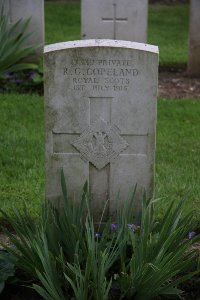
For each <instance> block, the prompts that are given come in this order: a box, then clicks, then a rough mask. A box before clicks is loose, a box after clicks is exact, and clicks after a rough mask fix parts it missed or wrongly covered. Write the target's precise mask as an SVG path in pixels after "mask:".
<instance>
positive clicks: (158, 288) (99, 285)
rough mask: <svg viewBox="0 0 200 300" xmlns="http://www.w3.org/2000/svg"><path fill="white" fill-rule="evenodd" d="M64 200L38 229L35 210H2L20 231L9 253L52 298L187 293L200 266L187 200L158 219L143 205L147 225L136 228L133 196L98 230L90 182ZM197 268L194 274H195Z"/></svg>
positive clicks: (100, 299)
mask: <svg viewBox="0 0 200 300" xmlns="http://www.w3.org/2000/svg"><path fill="white" fill-rule="evenodd" d="M61 184H62V189H63V195H64V204H63V209H62V211H59V210H58V209H57V208H56V207H53V206H52V205H51V204H50V203H46V205H45V206H44V207H43V213H42V216H41V218H40V221H39V223H38V224H35V223H34V222H32V221H31V219H30V217H29V215H28V213H27V212H26V211H25V212H24V213H23V214H21V213H20V212H19V211H17V210H16V211H15V215H14V217H13V216H12V217H11V216H9V215H8V214H6V213H4V212H2V213H3V215H4V218H5V219H6V220H7V222H8V223H9V224H10V225H11V226H12V227H13V229H14V230H15V233H16V234H11V233H9V232H7V234H8V235H9V237H10V241H11V243H12V245H14V247H13V246H10V247H8V246H5V248H6V249H7V250H8V251H9V252H10V253H11V254H12V255H13V256H14V257H15V258H16V263H17V267H18V268H20V269H22V270H24V271H25V272H26V273H28V274H29V275H30V276H32V278H34V279H35V283H34V284H33V288H34V289H35V290H36V291H37V292H38V293H39V294H40V295H41V296H42V297H43V298H44V299H46V300H65V299H78V300H80V299H81V300H88V299H95V300H105V299H135V300H144V299H145V300H148V299H155V298H156V297H157V296H159V295H177V296H179V295H180V294H181V292H182V291H181V290H180V289H179V288H178V286H179V284H180V283H182V282H184V281H186V280H188V279H189V278H191V277H192V276H193V275H194V274H196V273H197V272H198V271H199V270H198V269H197V255H196V253H195V251H192V250H191V245H192V244H194V243H195V242H196V241H197V240H199V237H198V236H196V237H194V238H192V239H189V238H187V236H188V232H189V231H190V230H191V219H192V218H191V213H188V215H186V216H182V207H183V204H184V201H179V203H177V204H176V203H171V205H170V206H169V207H168V210H167V211H166V212H165V215H164V217H163V219H162V220H161V221H160V222H156V220H155V217H154V213H153V205H156V201H147V199H146V197H145V196H144V197H143V200H142V213H141V223H140V224H139V225H137V226H136V225H135V224H134V217H133V216H134V207H133V206H134V201H133V199H134V193H135V192H134V193H133V195H132V197H130V198H129V199H127V201H125V202H124V204H123V205H122V206H121V207H119V208H117V212H116V220H115V223H111V220H110V221H109V222H108V223H107V224H105V225H104V226H99V227H98V228H96V226H95V225H94V222H93V218H92V215H91V212H90V208H89V195H88V191H87V184H85V186H84V188H83V193H82V197H81V199H80V201H79V202H73V201H72V200H71V199H70V198H69V197H68V195H67V190H66V185H65V180H64V175H63V173H62V175H61ZM194 270H195V271H194Z"/></svg>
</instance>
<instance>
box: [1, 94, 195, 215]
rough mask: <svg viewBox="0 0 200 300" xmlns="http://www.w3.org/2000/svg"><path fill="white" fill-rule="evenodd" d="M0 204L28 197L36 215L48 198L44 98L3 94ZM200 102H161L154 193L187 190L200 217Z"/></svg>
mask: <svg viewBox="0 0 200 300" xmlns="http://www.w3.org/2000/svg"><path fill="white" fill-rule="evenodd" d="M0 112H1V118H0V128H1V135H0V136H1V151H0V164H1V165H0V170H1V171H0V207H1V208H3V209H5V210H6V211H7V212H11V210H12V207H22V206H23V202H24V201H25V202H26V204H27V205H28V209H29V211H30V212H31V214H32V215H33V216H35V215H36V214H37V213H38V212H39V210H40V205H41V203H42V201H43V200H44V126H43V119H44V115H43V114H44V113H43V97H39V96H34V95H32V96H30V95H19V96H17V95H1V102H0ZM199 115H200V101H192V100H189V101H185V100H178V101H176V100H167V101H165V100H160V101H159V102H158V124H157V155H156V177H155V183H156V184H155V186H156V188H155V195H156V197H164V198H165V200H164V202H163V201H162V205H161V206H160V208H159V211H158V212H157V213H159V214H160V213H162V211H163V208H164V207H165V205H164V203H166V204H167V203H169V201H170V200H171V199H174V201H177V200H178V199H179V198H180V197H182V196H183V195H184V194H186V193H187V192H188V191H189V192H190V193H189V196H188V199H189V201H188V204H187V210H188V209H194V217H195V218H196V219H200V190H199V186H200V168H199V166H200V155H199V149H200V138H199V132H200V122H199Z"/></svg>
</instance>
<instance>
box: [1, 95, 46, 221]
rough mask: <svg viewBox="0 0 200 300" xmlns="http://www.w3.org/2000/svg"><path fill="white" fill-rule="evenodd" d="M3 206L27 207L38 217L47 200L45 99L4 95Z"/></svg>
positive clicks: (10, 208)
mask: <svg viewBox="0 0 200 300" xmlns="http://www.w3.org/2000/svg"><path fill="white" fill-rule="evenodd" d="M0 114H1V118H0V141H1V143H0V144H1V151H0V207H1V208H2V209H5V210H6V211H9V212H10V211H11V210H12V207H19V208H21V207H22V206H23V202H25V203H26V204H27V207H28V210H29V211H30V212H31V214H32V215H35V214H36V213H37V212H38V211H39V209H40V206H41V203H42V200H43V199H44V126H43V122H44V121H43V118H44V116H43V98H42V97H39V96H36V95H14V94H11V95H1V102H0Z"/></svg>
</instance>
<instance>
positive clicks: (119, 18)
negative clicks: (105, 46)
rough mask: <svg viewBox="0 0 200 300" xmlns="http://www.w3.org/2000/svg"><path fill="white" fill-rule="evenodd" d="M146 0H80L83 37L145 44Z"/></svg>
mask: <svg viewBox="0 0 200 300" xmlns="http://www.w3.org/2000/svg"><path fill="white" fill-rule="evenodd" d="M147 15H148V0H101V1H99V0H82V1H81V30H82V32H81V36H82V39H118V40H127V41H134V42H140V43H145V42H146V40H147Z"/></svg>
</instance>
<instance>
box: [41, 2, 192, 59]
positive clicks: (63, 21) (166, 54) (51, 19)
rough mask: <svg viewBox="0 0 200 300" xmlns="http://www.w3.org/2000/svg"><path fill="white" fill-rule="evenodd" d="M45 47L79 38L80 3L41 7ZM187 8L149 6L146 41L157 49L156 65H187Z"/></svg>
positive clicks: (53, 4) (181, 6)
mask: <svg viewBox="0 0 200 300" xmlns="http://www.w3.org/2000/svg"><path fill="white" fill-rule="evenodd" d="M45 14H46V19H45V24H46V30H45V31H46V44H52V43H56V42H63V41H70V40H78V39H80V4H79V3H71V4H69V3H46V4H45ZM188 19H189V6H188V5H177V6H165V5H150V6H149V25H148V42H149V43H150V44H154V45H158V46H159V48H160V64H162V65H166V64H170V65H174V64H178V65H179V64H186V63H187V51H188V49H187V48H188V46H187V41H188Z"/></svg>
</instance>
